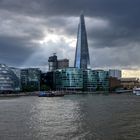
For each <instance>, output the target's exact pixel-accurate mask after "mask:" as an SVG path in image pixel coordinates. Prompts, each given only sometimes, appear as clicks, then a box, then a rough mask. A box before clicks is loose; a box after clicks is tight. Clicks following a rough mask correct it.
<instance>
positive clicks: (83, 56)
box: [74, 14, 90, 69]
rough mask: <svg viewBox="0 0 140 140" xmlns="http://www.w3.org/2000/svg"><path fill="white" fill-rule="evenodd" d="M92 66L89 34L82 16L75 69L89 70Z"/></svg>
mask: <svg viewBox="0 0 140 140" xmlns="http://www.w3.org/2000/svg"><path fill="white" fill-rule="evenodd" d="M89 66H90V59H89V51H88V41H87V33H86V27H85V20H84V15H83V14H81V16H80V23H79V25H78V33H77V44H76V53H75V62H74V67H76V68H82V69H87V68H88V67H89Z"/></svg>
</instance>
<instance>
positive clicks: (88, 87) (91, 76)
mask: <svg viewBox="0 0 140 140" xmlns="http://www.w3.org/2000/svg"><path fill="white" fill-rule="evenodd" d="M83 81H84V85H83V88H84V90H85V91H96V90H97V86H98V73H97V71H94V70H90V69H87V70H84V75H83Z"/></svg>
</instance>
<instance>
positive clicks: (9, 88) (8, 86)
mask: <svg viewBox="0 0 140 140" xmlns="http://www.w3.org/2000/svg"><path fill="white" fill-rule="evenodd" d="M19 85H20V83H19V78H18V77H17V76H16V74H15V73H14V72H13V71H12V70H11V68H9V67H8V66H6V65H5V64H0V92H13V91H19V90H20V87H19Z"/></svg>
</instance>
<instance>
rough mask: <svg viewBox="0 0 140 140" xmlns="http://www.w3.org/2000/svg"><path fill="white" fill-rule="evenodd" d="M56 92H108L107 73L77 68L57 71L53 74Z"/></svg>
mask: <svg viewBox="0 0 140 140" xmlns="http://www.w3.org/2000/svg"><path fill="white" fill-rule="evenodd" d="M54 75H55V76H54V79H55V82H54V84H55V86H56V89H57V90H84V91H108V90H109V72H108V71H104V70H91V69H87V70H83V69H78V68H66V69H58V70H56V71H55V72H54Z"/></svg>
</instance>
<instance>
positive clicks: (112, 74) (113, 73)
mask: <svg viewBox="0 0 140 140" xmlns="http://www.w3.org/2000/svg"><path fill="white" fill-rule="evenodd" d="M109 77H114V78H117V79H121V77H122V72H121V70H116V69H110V70H109Z"/></svg>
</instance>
